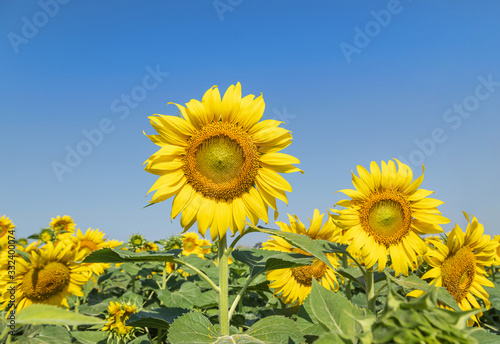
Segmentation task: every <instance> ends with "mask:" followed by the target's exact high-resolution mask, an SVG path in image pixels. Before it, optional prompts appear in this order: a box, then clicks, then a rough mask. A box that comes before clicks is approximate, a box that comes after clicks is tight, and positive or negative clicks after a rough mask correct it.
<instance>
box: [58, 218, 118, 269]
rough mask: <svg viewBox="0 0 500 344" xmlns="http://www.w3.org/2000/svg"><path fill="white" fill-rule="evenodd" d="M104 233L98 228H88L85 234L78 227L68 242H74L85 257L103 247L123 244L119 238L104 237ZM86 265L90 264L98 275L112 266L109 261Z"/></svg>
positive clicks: (75, 246)
mask: <svg viewBox="0 0 500 344" xmlns="http://www.w3.org/2000/svg"><path fill="white" fill-rule="evenodd" d="M104 235H105V234H104V232H101V231H100V230H99V229H98V228H96V229H92V228H88V229H87V231H86V232H85V234H83V232H82V231H81V230H80V228H78V229H77V231H76V236H73V235H71V236H69V237H68V239H67V243H69V244H70V245H71V244H72V245H73V247H74V249H76V250H78V251H81V252H83V253H84V256H85V257H86V256H88V255H89V254H90V253H92V252H94V251H96V250H99V249H101V248H115V247H116V246H118V245H121V244H122V242H121V241H118V240H107V238H104ZM85 265H88V266H89V267H90V269H91V270H92V272H93V273H94V274H96V275H101V274H103V273H104V269H107V268H109V266H110V264H109V263H88V264H85Z"/></svg>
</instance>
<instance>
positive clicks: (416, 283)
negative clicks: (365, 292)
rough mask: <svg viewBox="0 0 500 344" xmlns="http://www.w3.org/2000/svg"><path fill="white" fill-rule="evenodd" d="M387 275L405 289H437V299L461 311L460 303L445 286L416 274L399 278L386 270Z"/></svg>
mask: <svg viewBox="0 0 500 344" xmlns="http://www.w3.org/2000/svg"><path fill="white" fill-rule="evenodd" d="M386 275H387V276H389V278H390V279H391V280H392V281H394V282H396V284H398V285H400V286H401V287H403V288H405V289H411V290H415V289H418V290H422V291H424V292H426V293H427V292H430V291H431V290H432V289H434V288H435V289H437V291H436V295H437V299H438V300H439V301H441V302H442V303H444V304H445V305H447V306H448V307H450V308H452V309H453V310H455V311H460V310H461V309H460V307H458V304H457V303H456V302H455V299H453V296H451V295H450V293H448V291H447V290H446V289H445V288H443V287H435V286H431V285H430V284H429V283H427V282H425V281H424V280H422V279H420V278H418V277H417V276H415V275H410V276H408V277H406V276H400V277H399V278H395V277H393V276H392V275H391V274H389V273H387V272H386Z"/></svg>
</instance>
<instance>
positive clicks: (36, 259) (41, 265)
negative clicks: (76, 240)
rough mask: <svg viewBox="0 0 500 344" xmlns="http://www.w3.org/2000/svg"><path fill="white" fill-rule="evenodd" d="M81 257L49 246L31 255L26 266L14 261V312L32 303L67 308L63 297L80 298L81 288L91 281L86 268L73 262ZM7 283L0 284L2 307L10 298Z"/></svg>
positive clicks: (68, 248)
mask: <svg viewBox="0 0 500 344" xmlns="http://www.w3.org/2000/svg"><path fill="white" fill-rule="evenodd" d="M83 256H84V253H83V252H78V253H77V252H76V251H75V250H74V249H73V247H72V246H69V245H66V244H65V243H63V242H60V243H58V244H57V245H56V246H54V245H53V244H52V242H48V243H47V244H46V245H45V246H44V247H42V248H41V249H38V250H32V251H31V253H30V255H29V259H30V260H29V262H28V261H26V260H24V259H23V258H21V257H17V258H16V261H15V263H16V277H15V282H16V283H17V287H16V294H15V300H16V304H15V308H16V310H17V311H20V310H21V309H23V308H25V307H27V306H29V305H31V304H33V303H41V304H49V305H56V306H60V307H61V306H66V307H68V308H69V306H68V302H67V300H66V297H68V296H71V295H76V296H83V293H82V289H81V287H82V285H83V284H85V283H86V282H87V281H88V280H89V278H90V277H91V272H90V270H89V269H88V267H86V266H83V265H82V264H78V263H75V262H73V261H75V260H82V259H83ZM8 283H9V282H8V281H7V280H5V279H2V280H1V282H0V290H2V297H1V298H0V302H3V303H4V307H6V303H7V302H8V300H9V297H10V292H9V289H8V288H9V285H8Z"/></svg>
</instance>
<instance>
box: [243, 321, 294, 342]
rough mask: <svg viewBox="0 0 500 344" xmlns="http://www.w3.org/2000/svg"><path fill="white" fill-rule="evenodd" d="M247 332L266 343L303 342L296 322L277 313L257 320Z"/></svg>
mask: <svg viewBox="0 0 500 344" xmlns="http://www.w3.org/2000/svg"><path fill="white" fill-rule="evenodd" d="M245 334H246V335H248V336H250V337H254V338H255V339H258V340H259V341H262V342H264V343H272V344H274V343H275V344H281V343H297V344H299V343H302V333H301V332H300V330H299V329H298V328H297V325H296V324H295V322H294V321H293V320H291V319H288V318H285V317H282V316H277V315H273V316H269V317H265V318H264V319H261V320H259V321H257V322H256V323H255V324H254V325H253V326H252V327H250V329H249V330H248V331H247V332H245Z"/></svg>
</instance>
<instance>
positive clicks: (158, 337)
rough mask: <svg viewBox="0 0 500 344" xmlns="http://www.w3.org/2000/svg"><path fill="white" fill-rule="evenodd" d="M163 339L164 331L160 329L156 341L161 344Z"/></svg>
mask: <svg viewBox="0 0 500 344" xmlns="http://www.w3.org/2000/svg"><path fill="white" fill-rule="evenodd" d="M161 337H163V331H162V329H161V328H159V329H158V334H157V337H156V338H157V341H156V343H157V344H161Z"/></svg>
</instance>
